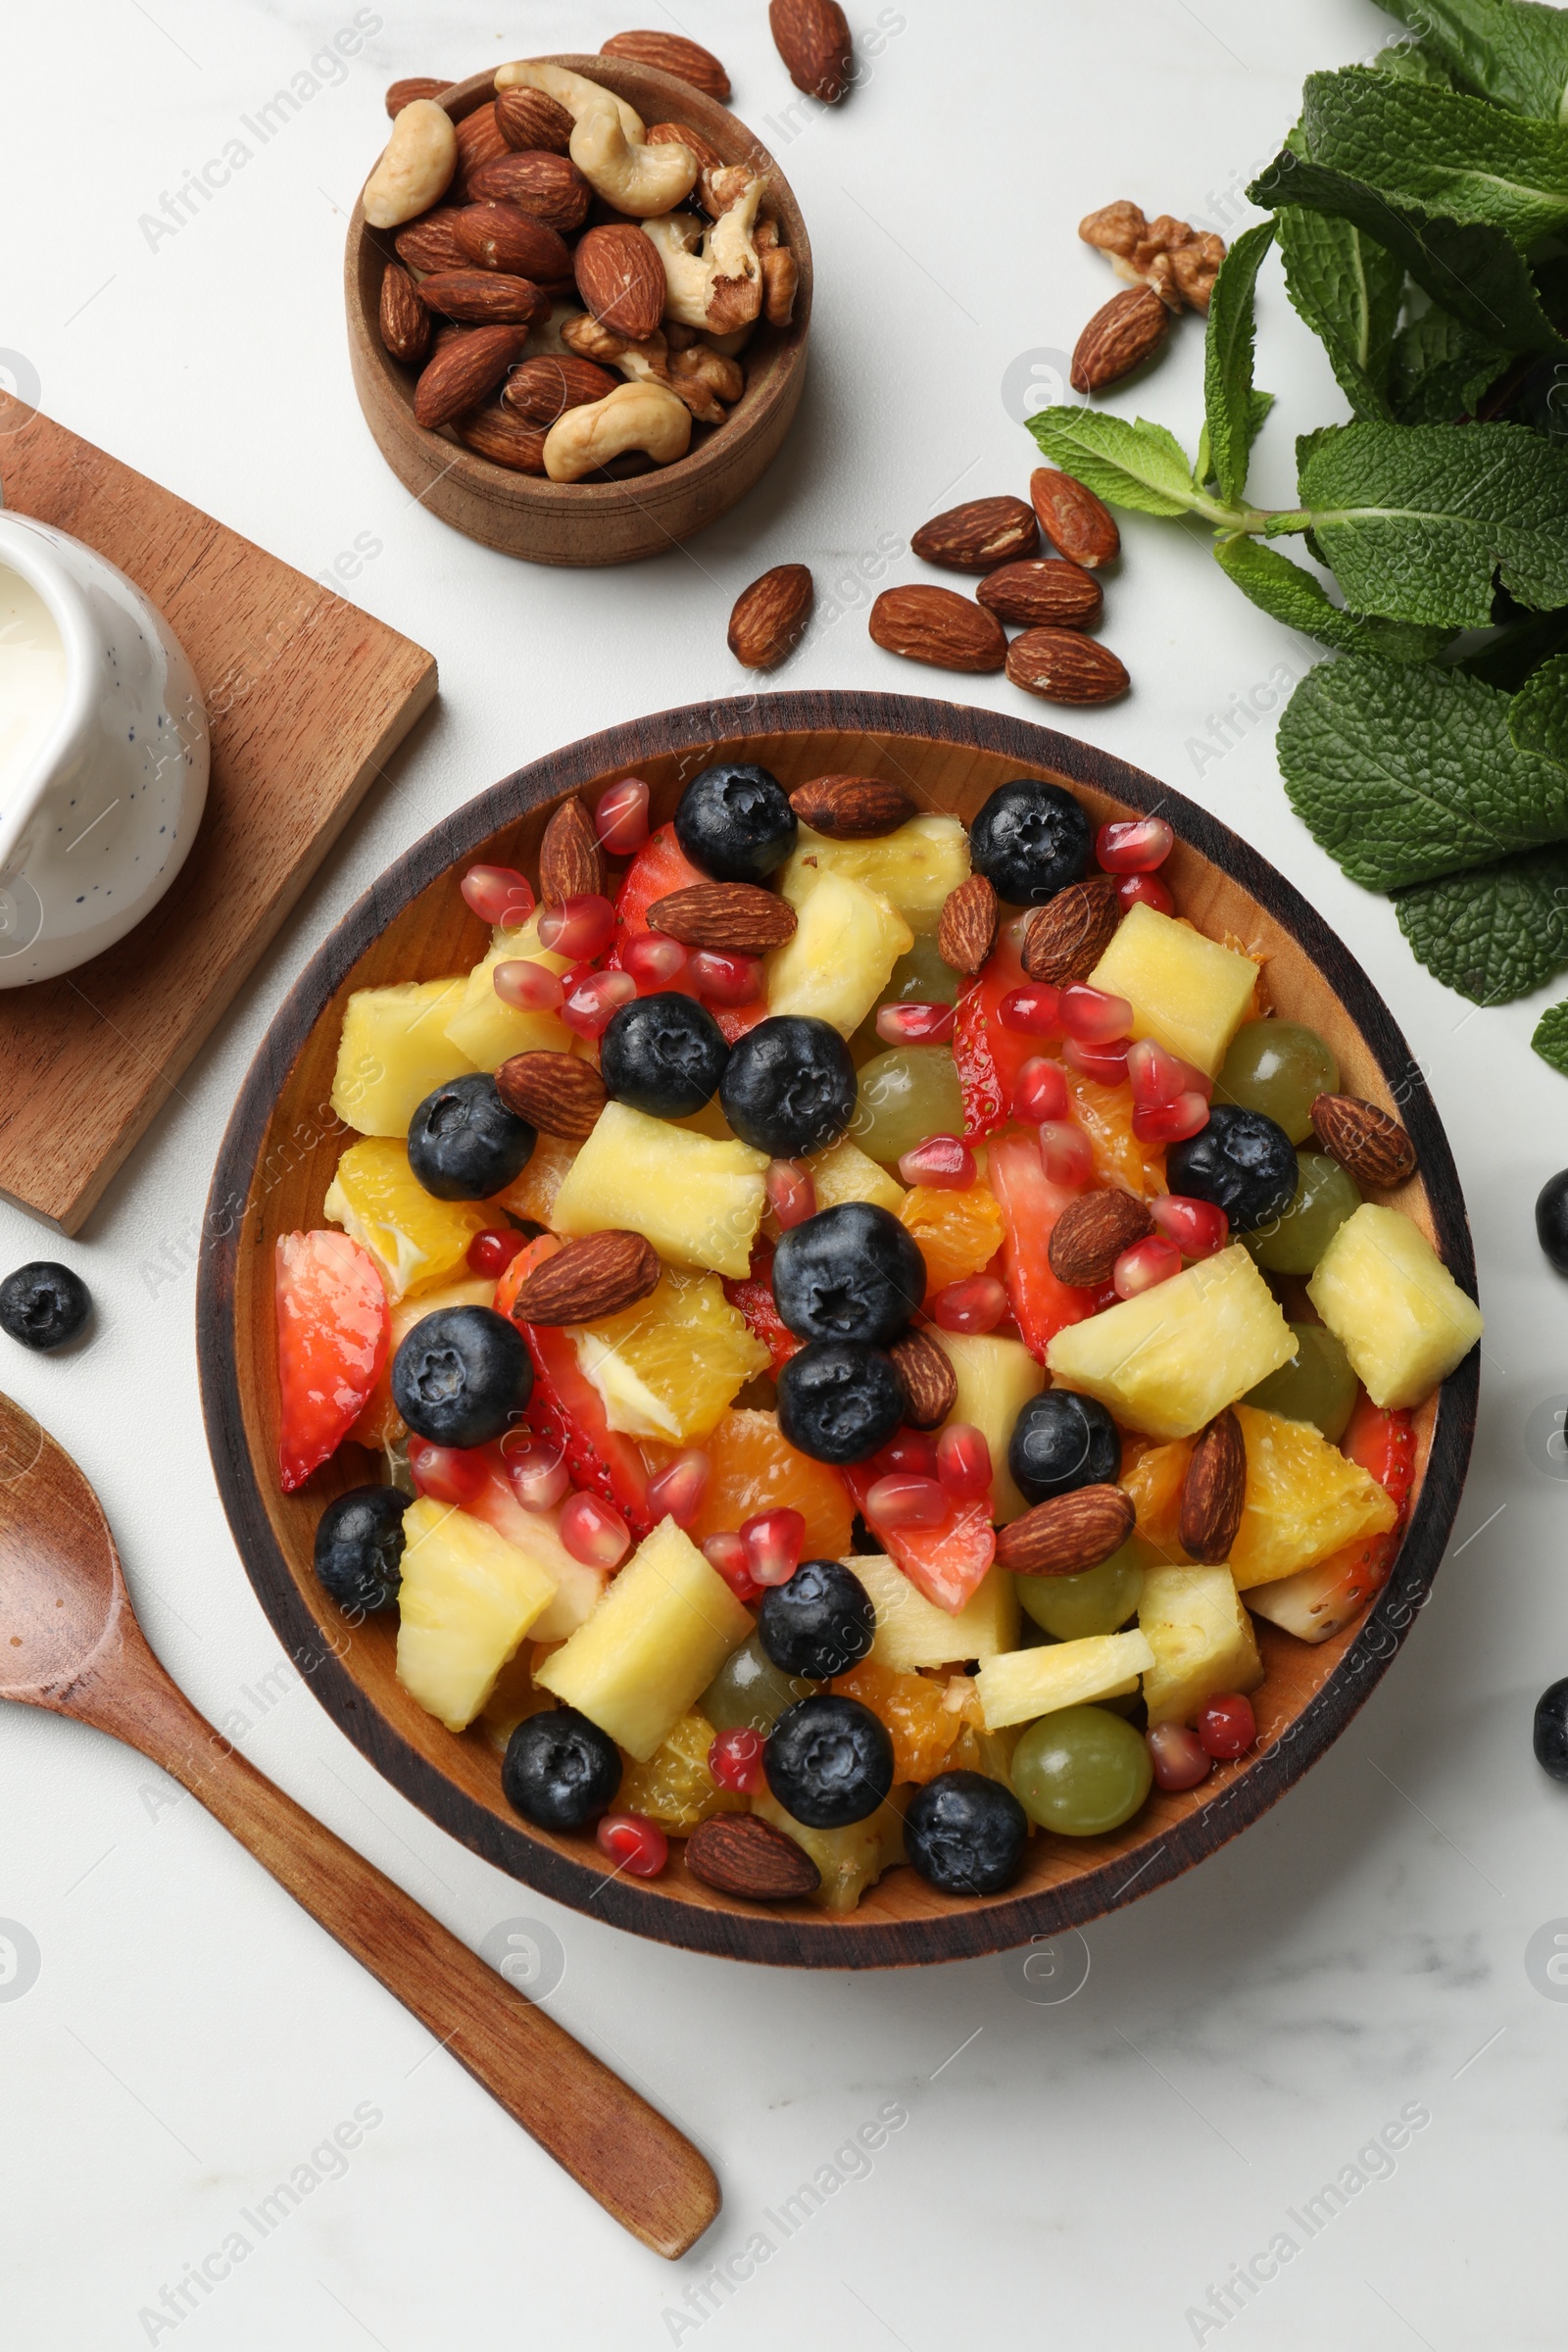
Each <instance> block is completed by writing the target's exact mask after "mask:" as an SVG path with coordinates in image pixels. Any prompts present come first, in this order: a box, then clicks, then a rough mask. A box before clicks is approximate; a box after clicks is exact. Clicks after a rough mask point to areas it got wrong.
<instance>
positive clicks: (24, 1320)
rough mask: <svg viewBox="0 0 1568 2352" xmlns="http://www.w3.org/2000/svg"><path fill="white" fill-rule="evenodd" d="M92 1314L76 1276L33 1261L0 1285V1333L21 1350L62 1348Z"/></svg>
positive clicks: (40, 1260) (43, 1260)
mask: <svg viewBox="0 0 1568 2352" xmlns="http://www.w3.org/2000/svg"><path fill="white" fill-rule="evenodd" d="M91 1312H92V1293H91V1292H90V1291H89V1290H88V1288H87V1285H86V1284H85V1283H84V1282H83V1281H82V1279H81V1276H80V1275H79V1274H73V1272H72V1271H71V1268H70V1267H69V1266H57V1265H55V1264H54V1263H53V1262H52V1261H51V1260H50V1259H48V1258H37V1259H35V1260H34V1261H33V1263H32V1264H31V1265H29V1266H19V1267H18V1268H17V1270H16V1272H15V1273H14V1274H8V1275H7V1276H6V1278H5V1280H4V1282H0V1331H7V1332H9V1333H10V1335H11V1337H12V1338H13V1339H14V1340H20V1341H21V1342H22V1345H23V1347H24V1348H37V1349H39V1350H40V1351H41V1350H43V1349H46V1348H64V1346H65V1345H66V1342H67V1341H68V1340H73V1339H74V1338H75V1336H76V1334H77V1332H78V1331H80V1329H81V1327H82V1325H83V1324H84V1323H85V1322H86V1320H87V1317H88V1316H89V1315H90V1314H91Z"/></svg>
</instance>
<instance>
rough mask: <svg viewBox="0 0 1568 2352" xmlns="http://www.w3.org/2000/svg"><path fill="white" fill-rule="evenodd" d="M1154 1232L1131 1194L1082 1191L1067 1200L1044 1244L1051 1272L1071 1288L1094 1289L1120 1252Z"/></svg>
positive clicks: (1147, 1215) (1146, 1212) (1141, 1204)
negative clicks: (1082, 1192) (1048, 1238)
mask: <svg viewBox="0 0 1568 2352" xmlns="http://www.w3.org/2000/svg"><path fill="white" fill-rule="evenodd" d="M1153 1230H1154V1220H1153V1218H1152V1216H1151V1215H1150V1213H1149V1210H1148V1208H1147V1207H1146V1206H1145V1204H1144V1202H1143V1201H1135V1200H1134V1199H1133V1196H1132V1194H1131V1193H1123V1192H1114V1191H1112V1192H1104V1193H1084V1194H1082V1195H1080V1197H1079V1198H1078V1199H1077V1200H1076V1201H1069V1202H1068V1203H1067V1206H1066V1207H1065V1208H1064V1209H1063V1210H1062V1212H1061V1214H1060V1216H1059V1217H1058V1218H1057V1219H1056V1222H1055V1224H1054V1226H1053V1228H1052V1233H1051V1239H1050V1241H1049V1242H1048V1243H1047V1245H1046V1255H1047V1256H1048V1257H1049V1258H1050V1260H1051V1271H1052V1272H1053V1274H1054V1276H1055V1277H1056V1280H1057V1281H1058V1282H1065V1283H1068V1284H1069V1285H1070V1286H1071V1287H1072V1288H1073V1289H1074V1290H1083V1291H1090V1290H1097V1289H1098V1288H1099V1286H1100V1285H1101V1284H1102V1283H1103V1282H1108V1281H1109V1280H1110V1269H1111V1267H1112V1266H1113V1265H1114V1264H1115V1263H1116V1260H1117V1258H1118V1257H1120V1255H1121V1253H1122V1251H1123V1250H1130V1249H1131V1248H1132V1246H1133V1244H1134V1242H1141V1241H1143V1240H1145V1239H1146V1237H1147V1236H1148V1235H1149V1234H1152V1232H1153Z"/></svg>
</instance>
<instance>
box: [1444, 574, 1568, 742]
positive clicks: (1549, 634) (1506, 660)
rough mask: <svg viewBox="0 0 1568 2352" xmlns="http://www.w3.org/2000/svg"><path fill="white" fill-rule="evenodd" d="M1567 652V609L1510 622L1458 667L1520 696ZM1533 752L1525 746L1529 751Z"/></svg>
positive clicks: (1531, 615)
mask: <svg viewBox="0 0 1568 2352" xmlns="http://www.w3.org/2000/svg"><path fill="white" fill-rule="evenodd" d="M1564 651H1568V608H1565V609H1564V610H1563V611H1562V612H1559V613H1531V614H1530V615H1529V617H1528V619H1525V620H1515V621H1512V622H1510V623H1509V625H1508V627H1507V628H1505V629H1498V630H1497V632H1496V634H1495V636H1493V637H1491V638H1489V639H1488V641H1487V643H1486V644H1485V645H1482V646H1478V647H1477V648H1476V650H1475V652H1474V653H1473V654H1468V655H1466V657H1465V659H1464V661H1462V662H1459V663H1458V664H1457V666H1458V667H1459V668H1460V669H1462V670H1464V671H1466V672H1467V673H1468V675H1469V676H1471V677H1472V678H1479V679H1480V680H1481V682H1482V684H1483V685H1484V686H1495V687H1497V688H1498V690H1499V691H1500V692H1501V693H1503V694H1517V693H1518V691H1519V689H1520V687H1521V686H1522V685H1523V684H1524V682H1525V680H1526V678H1528V677H1529V676H1531V674H1532V673H1533V672H1534V671H1535V670H1538V669H1539V668H1540V667H1541V665H1542V663H1543V662H1549V661H1550V660H1551V658H1552V656H1553V654H1560V653H1562V652H1564ZM1511 724H1512V721H1511V720H1510V726H1511ZM1517 740H1518V738H1517V736H1515V741H1516V742H1517ZM1531 748H1533V747H1531V746H1528V745H1527V746H1526V749H1527V750H1528V749H1531Z"/></svg>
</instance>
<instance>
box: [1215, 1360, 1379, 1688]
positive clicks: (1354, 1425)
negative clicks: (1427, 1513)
mask: <svg viewBox="0 0 1568 2352" xmlns="http://www.w3.org/2000/svg"><path fill="white" fill-rule="evenodd" d="M1340 1450H1341V1452H1342V1453H1344V1454H1346V1455H1347V1456H1348V1459H1349V1460H1350V1461H1352V1462H1359V1463H1360V1465H1361V1468H1362V1469H1363V1470H1370V1472H1371V1473H1372V1476H1373V1477H1374V1478H1375V1479H1376V1480H1377V1482H1378V1484H1379V1486H1381V1487H1386V1488H1387V1489H1388V1491H1389V1494H1390V1495H1392V1496H1393V1498H1394V1501H1395V1503H1396V1504H1397V1508H1398V1513H1399V1516H1398V1518H1397V1520H1396V1521H1395V1523H1394V1525H1393V1526H1392V1527H1391V1528H1389V1529H1388V1530H1387V1531H1386V1532H1385V1533H1384V1534H1383V1535H1381V1536H1364V1537H1362V1538H1361V1539H1360V1541H1359V1542H1357V1543H1354V1544H1346V1545H1345V1546H1344V1548H1343V1549H1342V1550H1340V1551H1335V1552H1331V1553H1330V1554H1329V1556H1328V1558H1327V1559H1326V1560H1319V1561H1318V1563H1317V1565H1316V1566H1315V1567H1313V1568H1302V1569H1299V1571H1298V1572H1297V1574H1296V1575H1295V1576H1286V1577H1281V1578H1280V1579H1279V1581H1278V1582H1277V1583H1276V1584H1272V1585H1260V1586H1257V1587H1255V1588H1254V1589H1253V1590H1252V1591H1251V1592H1250V1593H1248V1595H1247V1605H1248V1607H1249V1608H1250V1609H1251V1610H1252V1611H1253V1612H1254V1613H1255V1614H1256V1615H1257V1616H1259V1617H1267V1618H1269V1619H1270V1620H1271V1621H1272V1622H1273V1623H1274V1624H1275V1625H1281V1626H1283V1627H1284V1628H1285V1630H1286V1632H1287V1633H1290V1634H1295V1635H1296V1636H1297V1638H1298V1640H1299V1641H1302V1642H1326V1641H1327V1640H1328V1638H1329V1636H1330V1635H1331V1634H1337V1633H1339V1632H1340V1630H1341V1629H1342V1627H1344V1626H1347V1625H1348V1624H1349V1622H1350V1620H1351V1618H1352V1617H1358V1616H1359V1615H1360V1614H1361V1612H1362V1610H1363V1609H1365V1608H1366V1607H1367V1605H1368V1604H1369V1602H1371V1601H1372V1600H1373V1599H1375V1598H1376V1596H1377V1594H1378V1593H1381V1592H1382V1590H1383V1588H1384V1586H1385V1585H1386V1584H1387V1583H1388V1581H1389V1576H1390V1572H1391V1571H1392V1569H1393V1567H1394V1561H1395V1555H1396V1553H1397V1551H1398V1548H1399V1543H1400V1539H1401V1537H1402V1535H1403V1533H1404V1519H1405V1513H1406V1511H1407V1510H1408V1508H1409V1504H1410V1489H1411V1486H1412V1485H1413V1483H1414V1479H1415V1428H1414V1425H1413V1423H1412V1421H1411V1418H1410V1415H1409V1414H1408V1413H1404V1412H1387V1411H1385V1410H1384V1409H1383V1407H1382V1406H1381V1405H1376V1404H1374V1403H1373V1402H1372V1399H1371V1397H1368V1396H1367V1395H1366V1393H1365V1391H1363V1392H1362V1394H1361V1395H1360V1396H1359V1397H1357V1399H1356V1404H1355V1410H1354V1412H1352V1413H1351V1415H1350V1420H1349V1426H1348V1428H1347V1430H1346V1432H1345V1435H1344V1437H1343V1438H1342V1439H1341V1440H1340Z"/></svg>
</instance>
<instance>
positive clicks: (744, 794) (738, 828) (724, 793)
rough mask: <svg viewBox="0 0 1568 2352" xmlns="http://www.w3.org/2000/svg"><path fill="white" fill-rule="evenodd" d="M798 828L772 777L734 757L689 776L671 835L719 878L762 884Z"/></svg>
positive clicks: (787, 851)
mask: <svg viewBox="0 0 1568 2352" xmlns="http://www.w3.org/2000/svg"><path fill="white" fill-rule="evenodd" d="M799 830H800V828H799V826H798V825H797V823H796V820H795V811H794V809H792V808H791V807H790V804H789V799H788V796H787V794H786V793H785V790H784V787H783V785H782V784H781V783H780V782H779V780H778V778H777V776H774V775H770V774H769V773H768V771H767V769H766V768H765V767H748V766H747V765H745V764H744V763H743V762H742V761H740V760H723V761H722V762H721V763H720V764H719V765H718V766H717V767H705V768H704V770H703V772H702V774H701V775H700V776H693V778H692V780H691V782H690V783H689V784H688V785H687V787H686V789H685V791H684V792H683V793H682V794H681V796H680V804H679V806H678V808H677V809H676V810H675V839H676V840H677V841H678V842H679V843H680V846H681V848H682V849H683V850H684V851H685V853H686V855H687V857H688V858H690V859H691V861H692V863H693V865H700V866H701V867H702V869H703V871H704V873H705V874H712V875H713V876H714V877H715V879H716V880H718V881H720V882H765V881H766V880H767V877H768V875H769V874H770V873H771V872H772V871H773V868H774V867H775V866H777V865H782V864H783V862H784V860H785V858H787V857H788V856H789V854H790V852H791V850H793V849H794V847H795V836H796V834H797V833H798V831H799Z"/></svg>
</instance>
